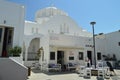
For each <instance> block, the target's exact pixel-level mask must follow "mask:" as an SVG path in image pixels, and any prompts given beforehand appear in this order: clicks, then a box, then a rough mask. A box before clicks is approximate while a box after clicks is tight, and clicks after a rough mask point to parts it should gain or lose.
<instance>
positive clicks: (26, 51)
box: [25, 46, 28, 61]
mask: <svg viewBox="0 0 120 80" xmlns="http://www.w3.org/2000/svg"><path fill="white" fill-rule="evenodd" d="M27 59H28V46H26V49H25V61H27Z"/></svg>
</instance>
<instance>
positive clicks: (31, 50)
mask: <svg viewBox="0 0 120 80" xmlns="http://www.w3.org/2000/svg"><path fill="white" fill-rule="evenodd" d="M39 45H40V39H39V38H34V39H32V40H31V42H30V44H29V47H28V61H33V60H38V59H39V58H38V57H37V51H38V49H39Z"/></svg>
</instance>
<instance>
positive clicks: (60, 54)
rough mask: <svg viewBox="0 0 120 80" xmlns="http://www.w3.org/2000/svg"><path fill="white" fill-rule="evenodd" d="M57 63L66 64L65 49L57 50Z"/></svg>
mask: <svg viewBox="0 0 120 80" xmlns="http://www.w3.org/2000/svg"><path fill="white" fill-rule="evenodd" d="M57 63H58V64H61V65H64V51H57Z"/></svg>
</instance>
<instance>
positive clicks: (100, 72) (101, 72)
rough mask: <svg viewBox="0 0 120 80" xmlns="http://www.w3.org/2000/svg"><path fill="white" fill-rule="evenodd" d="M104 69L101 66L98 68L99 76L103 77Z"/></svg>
mask: <svg viewBox="0 0 120 80" xmlns="http://www.w3.org/2000/svg"><path fill="white" fill-rule="evenodd" d="M104 74H105V73H104V69H103V68H98V77H99V78H104Z"/></svg>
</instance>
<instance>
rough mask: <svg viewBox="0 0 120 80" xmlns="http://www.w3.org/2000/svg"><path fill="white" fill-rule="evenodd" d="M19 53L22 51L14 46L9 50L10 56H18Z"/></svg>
mask: <svg viewBox="0 0 120 80" xmlns="http://www.w3.org/2000/svg"><path fill="white" fill-rule="evenodd" d="M21 52H22V49H21V47H19V46H15V47H13V48H10V49H9V55H10V56H20V54H21Z"/></svg>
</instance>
